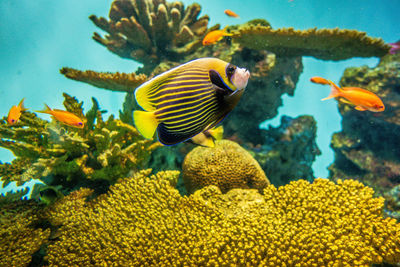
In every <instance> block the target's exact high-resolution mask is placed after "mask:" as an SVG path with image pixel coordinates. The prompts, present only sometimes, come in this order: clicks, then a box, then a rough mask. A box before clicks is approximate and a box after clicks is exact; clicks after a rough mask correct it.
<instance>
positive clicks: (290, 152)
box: [250, 116, 321, 185]
mask: <svg viewBox="0 0 400 267" xmlns="http://www.w3.org/2000/svg"><path fill="white" fill-rule="evenodd" d="M316 124H317V123H316V121H315V120H314V118H313V117H312V116H299V117H297V118H291V117H288V116H282V117H281V125H280V126H279V127H276V128H274V127H271V126H270V127H269V128H268V130H266V131H264V138H265V141H264V145H262V146H260V147H253V148H250V153H251V154H252V155H253V156H254V158H255V159H256V160H257V161H258V162H259V163H260V165H261V168H263V170H264V171H265V174H266V175H267V177H268V178H269V180H270V181H271V183H272V184H274V185H285V184H287V183H289V182H290V180H291V179H293V178H294V177H296V178H297V179H305V180H308V181H312V180H313V179H314V175H313V171H312V163H313V162H314V160H315V158H316V156H317V155H320V154H321V152H320V151H319V148H318V146H317V144H316V141H315V139H316V131H317V125H316Z"/></svg>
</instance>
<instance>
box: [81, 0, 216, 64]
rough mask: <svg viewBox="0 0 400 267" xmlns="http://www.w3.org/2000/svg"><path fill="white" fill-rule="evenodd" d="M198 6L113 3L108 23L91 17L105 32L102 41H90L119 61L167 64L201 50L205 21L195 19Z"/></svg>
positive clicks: (125, 0)
mask: <svg viewBox="0 0 400 267" xmlns="http://www.w3.org/2000/svg"><path fill="white" fill-rule="evenodd" d="M200 11H201V6H200V5H199V4H197V3H194V4H191V5H189V6H188V7H186V8H185V7H184V5H183V3H182V2H173V3H168V2H166V1H165V0H164V1H158V0H142V1H134V0H115V1H114V2H113V3H112V4H111V9H110V13H109V17H110V20H109V21H108V20H107V19H105V18H102V17H100V18H98V17H96V16H95V15H91V16H90V17H89V18H90V19H91V20H92V21H93V23H94V24H96V26H98V27H99V28H101V29H102V30H104V31H106V32H107V33H108V35H106V36H105V38H103V37H101V36H100V35H99V34H98V33H95V34H94V36H93V39H94V40H96V41H97V42H99V43H100V44H102V45H104V46H106V47H107V48H108V49H109V50H110V51H111V52H113V53H116V54H117V55H119V56H120V57H124V58H131V59H134V60H136V61H139V62H141V63H144V64H145V65H147V64H150V65H154V64H155V65H157V64H158V63H159V62H161V61H162V59H163V57H165V58H167V59H169V60H171V59H176V58H177V57H180V56H182V55H186V54H188V53H191V52H193V51H194V50H195V49H197V48H198V47H201V39H202V37H203V36H204V34H205V33H206V31H207V25H208V21H209V17H208V16H207V15H205V16H202V17H200V18H197V17H198V15H199V13H200Z"/></svg>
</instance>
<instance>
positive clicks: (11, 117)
mask: <svg viewBox="0 0 400 267" xmlns="http://www.w3.org/2000/svg"><path fill="white" fill-rule="evenodd" d="M24 100H25V98H22V100H21V102H19V104H18V106H12V107H11V108H10V111H9V112H8V116H7V122H8V124H15V123H17V122H18V120H19V118H20V117H21V114H22V112H23V111H25V110H28V109H27V108H25V107H24Z"/></svg>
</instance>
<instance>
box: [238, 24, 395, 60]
mask: <svg viewBox="0 0 400 267" xmlns="http://www.w3.org/2000/svg"><path fill="white" fill-rule="evenodd" d="M233 37H234V40H235V41H236V42H239V43H240V44H241V45H243V46H245V47H248V48H251V49H266V50H268V51H271V52H274V53H276V54H279V55H284V56H291V57H293V56H313V57H315V58H319V59H323V60H343V59H348V58H352V57H382V56H384V55H385V54H387V53H388V51H389V49H390V46H389V45H387V44H385V42H384V41H383V40H382V39H380V38H371V37H369V36H367V35H366V33H365V32H359V31H356V30H345V29H338V28H335V29H316V28H314V29H308V30H295V29H293V28H282V29H276V30H275V29H272V28H271V27H269V26H261V25H257V26H254V25H245V26H243V27H241V28H239V29H238V31H236V32H235V34H234V36H233Z"/></svg>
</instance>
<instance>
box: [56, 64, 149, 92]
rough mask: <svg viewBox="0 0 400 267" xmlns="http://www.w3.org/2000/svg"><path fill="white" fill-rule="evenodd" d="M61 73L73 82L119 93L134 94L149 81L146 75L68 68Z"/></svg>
mask: <svg viewBox="0 0 400 267" xmlns="http://www.w3.org/2000/svg"><path fill="white" fill-rule="evenodd" d="M60 73H61V74H64V75H65V77H67V78H69V79H72V80H76V81H80V82H85V83H88V84H91V85H93V86H96V87H99V88H105V89H109V90H112V91H119V92H133V91H134V90H135V88H136V87H138V86H139V85H141V84H142V83H144V82H145V81H146V80H147V76H146V75H144V74H135V73H129V74H127V73H119V72H117V73H108V72H96V71H91V70H87V71H80V70H76V69H73V68H66V67H65V68H62V69H61V70H60Z"/></svg>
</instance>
